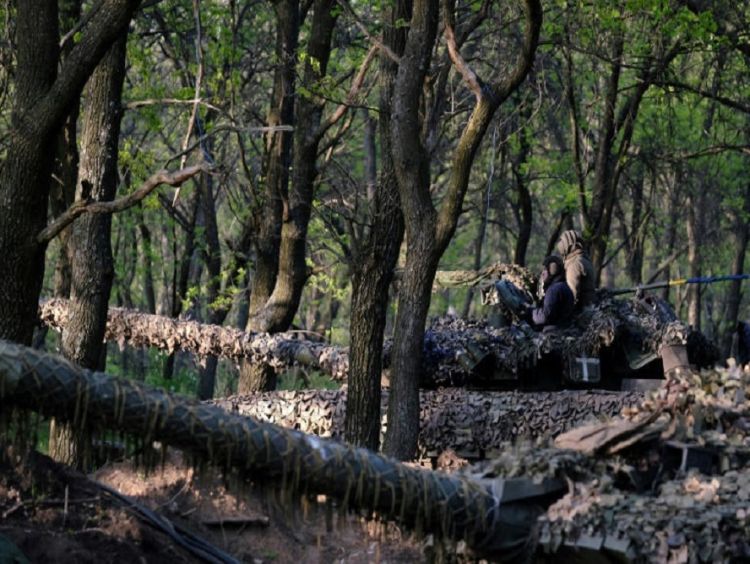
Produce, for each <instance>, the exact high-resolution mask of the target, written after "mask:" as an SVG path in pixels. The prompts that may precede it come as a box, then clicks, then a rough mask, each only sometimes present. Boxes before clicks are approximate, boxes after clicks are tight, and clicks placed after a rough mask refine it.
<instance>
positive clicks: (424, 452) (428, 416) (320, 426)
mask: <svg viewBox="0 0 750 564" xmlns="http://www.w3.org/2000/svg"><path fill="white" fill-rule="evenodd" d="M642 399H643V394H642V393H640V392H600V391H587V390H575V391H574V390H566V391H561V392H528V393H522V392H475V391H469V390H465V389H462V388H449V389H441V390H434V391H426V390H423V391H422V393H421V396H420V408H421V416H420V420H421V425H420V434H419V452H418V455H419V456H420V457H425V458H426V457H436V456H438V455H439V454H441V453H442V452H443V451H445V450H453V451H455V452H456V454H458V455H459V456H461V457H463V458H469V459H476V458H484V457H491V456H492V455H493V454H494V453H495V452H496V451H497V450H498V449H500V448H501V446H502V443H503V442H506V441H515V440H516V439H538V438H542V437H555V436H557V435H559V434H560V433H562V432H564V431H567V430H569V429H571V428H573V427H575V426H576V425H579V424H581V423H583V422H584V421H587V420H590V419H592V418H600V419H601V418H607V417H611V416H615V415H617V414H619V413H620V412H621V411H622V410H623V408H626V407H632V406H635V405H636V404H638V403H639V402H640V401H641V400H642ZM211 403H213V404H215V405H219V406H221V407H223V408H225V409H228V410H230V411H234V412H237V413H240V414H242V415H249V416H251V417H255V418H257V419H261V420H264V421H269V422H271V423H275V424H277V425H281V426H284V427H291V428H294V429H298V430H300V431H303V432H305V433H312V434H315V435H320V436H322V437H332V438H337V439H339V438H343V429H344V413H345V408H346V391H345V390H302V391H284V392H263V393H256V394H251V395H246V396H234V397H230V398H225V399H218V400H213V401H212V402H211ZM381 405H383V410H382V413H383V418H382V426H381V430H382V432H385V425H386V423H387V421H386V416H385V414H386V412H387V405H388V392H387V391H384V392H383V395H382V400H381ZM381 436H382V435H381Z"/></svg>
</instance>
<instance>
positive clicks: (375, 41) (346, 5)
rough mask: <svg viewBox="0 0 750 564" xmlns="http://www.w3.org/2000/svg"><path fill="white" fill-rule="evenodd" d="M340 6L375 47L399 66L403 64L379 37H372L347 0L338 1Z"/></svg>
mask: <svg viewBox="0 0 750 564" xmlns="http://www.w3.org/2000/svg"><path fill="white" fill-rule="evenodd" d="M337 2H338V4H339V6H341V7H342V8H343V9H344V11H345V12H346V13H347V14H349V16H351V18H352V19H353V20H354V23H355V24H357V27H358V28H359V30H360V31H361V32H362V33H363V34H364V36H365V37H366V38H367V39H368V40H369V41H370V43H372V44H373V45H375V46H376V47H377V48H378V49H380V50H381V51H382V52H383V53H385V54H386V55H387V56H388V58H389V59H391V60H392V61H393V62H394V63H396V64H398V63H400V62H401V57H399V56H398V55H396V53H394V52H393V50H392V49H391V48H390V47H388V46H387V45H386V44H385V43H383V42H382V41H380V39H378V38H377V37H375V36H374V35H372V34H371V33H370V31H369V30H368V29H367V26H365V24H363V23H362V20H361V19H360V18H359V16H358V15H357V14H356V13H355V12H354V10H353V9H352V7H351V6H350V5H349V2H347V1H346V0H337Z"/></svg>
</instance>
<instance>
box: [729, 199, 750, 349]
mask: <svg viewBox="0 0 750 564" xmlns="http://www.w3.org/2000/svg"><path fill="white" fill-rule="evenodd" d="M733 215H734V221H733V223H734V229H733V232H734V234H733V237H734V257H733V258H732V274H744V270H745V255H746V254H747V245H748V240H749V239H750V221H749V220H748V218H749V217H750V185H748V186H747V187H746V188H745V197H744V199H743V206H742V213H741V214H736V213H735V214H733ZM742 282H743V281H742V280H732V281H731V282H730V283H729V292H728V295H727V313H726V319H725V320H724V321H725V325H724V338H723V343H722V352H723V353H724V358H728V357H729V355H730V354H731V349H732V340H733V337H734V335H735V331H736V328H737V322H738V321H739V315H740V304H741V303H742Z"/></svg>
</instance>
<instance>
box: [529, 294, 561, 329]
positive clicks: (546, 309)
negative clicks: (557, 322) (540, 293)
mask: <svg viewBox="0 0 750 564" xmlns="http://www.w3.org/2000/svg"><path fill="white" fill-rule="evenodd" d="M559 301H560V290H559V288H558V285H557V284H555V285H553V286H552V287H550V288H549V289H548V290H547V293H546V294H544V303H543V304H542V307H538V308H536V309H534V311H533V312H532V313H531V318H532V320H533V321H534V324H535V325H548V324H549V323H552V321H553V320H552V317H553V316H554V311H555V308H556V307H557V304H558V302H559Z"/></svg>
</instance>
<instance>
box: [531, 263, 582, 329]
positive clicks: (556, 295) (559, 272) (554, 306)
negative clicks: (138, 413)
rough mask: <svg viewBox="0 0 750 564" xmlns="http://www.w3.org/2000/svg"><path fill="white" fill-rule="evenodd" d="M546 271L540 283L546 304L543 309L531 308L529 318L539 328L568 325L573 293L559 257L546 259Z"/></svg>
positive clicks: (572, 304) (572, 306)
mask: <svg viewBox="0 0 750 564" xmlns="http://www.w3.org/2000/svg"><path fill="white" fill-rule="evenodd" d="M543 264H544V269H543V270H542V274H541V276H540V282H541V283H542V288H543V289H544V302H543V304H542V306H541V307H537V308H535V307H533V306H530V307H529V309H528V312H529V313H528V318H530V320H531V321H532V322H533V324H534V325H535V326H538V327H550V326H564V325H567V323H568V321H569V320H570V317H571V315H572V314H573V308H574V298H573V292H572V291H571V290H570V288H569V287H568V284H567V283H566V282H565V268H564V267H563V261H562V259H561V258H560V257H557V256H554V255H552V256H548V257H547V258H545V259H544V263H543Z"/></svg>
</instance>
